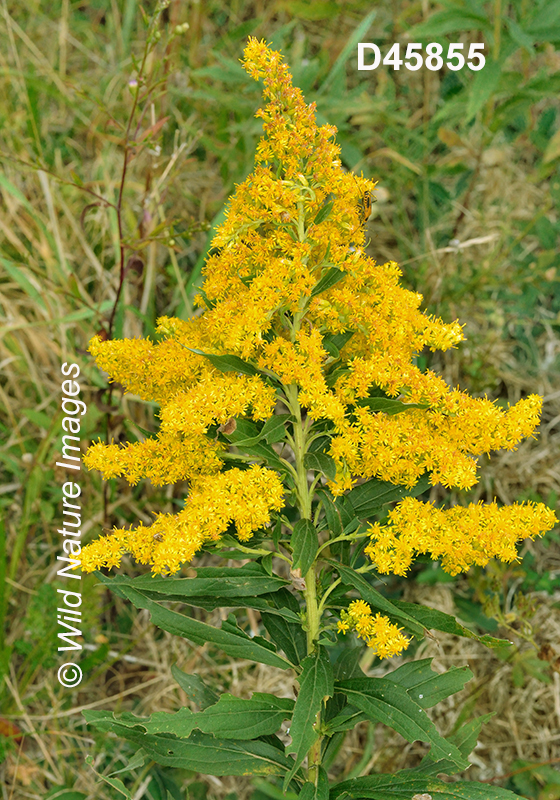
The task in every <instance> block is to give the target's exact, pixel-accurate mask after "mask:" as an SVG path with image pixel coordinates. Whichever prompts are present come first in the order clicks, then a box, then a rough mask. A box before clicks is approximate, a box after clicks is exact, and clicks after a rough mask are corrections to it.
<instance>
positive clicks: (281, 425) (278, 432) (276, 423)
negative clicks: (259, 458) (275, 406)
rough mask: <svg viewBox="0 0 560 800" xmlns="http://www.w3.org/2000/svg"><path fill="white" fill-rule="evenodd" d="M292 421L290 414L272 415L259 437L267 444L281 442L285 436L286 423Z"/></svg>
mask: <svg viewBox="0 0 560 800" xmlns="http://www.w3.org/2000/svg"><path fill="white" fill-rule="evenodd" d="M292 419H293V417H292V415H291V414H274V416H272V417H270V418H269V419H267V421H266V422H265V423H264V425H263V428H262V430H261V437H262V438H263V439H264V440H265V441H266V443H267V444H276V443H277V442H283V441H284V439H285V436H286V423H287V422H289V421H290V420H292Z"/></svg>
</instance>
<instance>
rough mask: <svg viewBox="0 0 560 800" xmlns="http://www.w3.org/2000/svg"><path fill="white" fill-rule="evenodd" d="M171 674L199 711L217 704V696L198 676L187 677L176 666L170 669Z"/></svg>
mask: <svg viewBox="0 0 560 800" xmlns="http://www.w3.org/2000/svg"><path fill="white" fill-rule="evenodd" d="M171 674H172V675H173V677H174V678H175V680H176V681H177V683H178V684H179V686H180V687H181V689H182V690H183V691H184V692H185V694H186V695H187V697H188V698H189V700H191V701H192V702H193V703H196V705H197V706H198V707H199V708H200V709H201V710H203V709H205V708H207V707H208V706H212V705H214V703H217V702H218V700H219V697H220V696H219V694H217V692H215V691H214V690H213V689H211V688H210V687H209V686H207V685H206V684H205V683H204V681H203V680H202V678H200V677H199V676H198V675H188V674H187V673H186V672H183V670H181V669H179V667H178V666H177V664H173V666H172V667H171Z"/></svg>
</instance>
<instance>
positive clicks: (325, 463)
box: [303, 453, 336, 481]
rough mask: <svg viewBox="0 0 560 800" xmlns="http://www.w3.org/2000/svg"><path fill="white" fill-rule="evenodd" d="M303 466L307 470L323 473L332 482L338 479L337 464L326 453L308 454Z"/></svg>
mask: <svg viewBox="0 0 560 800" xmlns="http://www.w3.org/2000/svg"><path fill="white" fill-rule="evenodd" d="M303 466H304V467H305V469H311V470H313V471H314V472H321V473H322V474H323V475H325V476H326V477H327V478H329V479H330V480H331V481H334V479H335V478H336V464H335V462H334V460H333V459H332V458H331V457H330V456H327V455H326V454H325V453H306V454H305V456H304V458H303Z"/></svg>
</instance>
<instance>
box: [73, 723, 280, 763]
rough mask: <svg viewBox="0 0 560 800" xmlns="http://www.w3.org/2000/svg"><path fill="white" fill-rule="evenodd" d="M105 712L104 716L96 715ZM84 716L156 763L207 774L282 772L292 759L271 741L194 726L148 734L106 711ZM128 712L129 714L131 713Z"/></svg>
mask: <svg viewBox="0 0 560 800" xmlns="http://www.w3.org/2000/svg"><path fill="white" fill-rule="evenodd" d="M102 713H105V714H106V715H107V716H105V717H100V716H99V715H100V714H102ZM84 716H85V717H86V720H87V721H88V722H89V723H90V724H92V725H95V727H96V728H98V729H99V730H102V731H112V732H113V733H116V734H118V735H119V736H122V737H123V738H124V739H128V741H130V742H133V744H135V745H136V746H137V747H142V748H143V749H144V750H145V751H146V753H147V754H148V756H149V757H150V758H151V759H153V760H154V761H155V762H156V763H158V764H163V765H164V766H168V767H175V768H177V769H186V770H191V771H192V772H200V770H201V769H203V770H204V772H205V773H206V774H207V775H285V774H286V772H287V771H288V769H290V767H291V766H292V764H293V761H292V760H291V759H289V758H286V756H285V755H284V754H283V753H282V752H281V751H280V750H279V749H278V748H277V747H274V746H273V745H271V744H269V743H268V742H262V741H259V740H257V741H244V740H240V739H218V738H215V737H214V736H212V735H210V734H207V733H200V732H199V731H197V730H195V731H193V732H192V734H191V735H190V736H189V737H188V738H187V739H174V738H172V737H170V736H169V734H149V733H145V732H143V731H142V729H141V728H138V727H129V724H132V722H131V721H130V720H129V721H128V724H126V723H124V722H122V721H121V720H116V719H114V717H113V716H112V715H111V714H110V712H97V713H95V712H93V713H92V712H88V711H85V712H84ZM131 716H132V715H131Z"/></svg>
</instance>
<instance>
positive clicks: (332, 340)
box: [323, 331, 354, 358]
mask: <svg viewBox="0 0 560 800" xmlns="http://www.w3.org/2000/svg"><path fill="white" fill-rule="evenodd" d="M352 336H354V331H344V333H335V334H332V335H331V336H325V337H324V338H323V349H324V350H326V351H327V353H328V354H329V355H330V356H332V358H340V351H341V350H342V348H343V347H344V345H345V344H346V342H348V341H349V340H350V339H351V338H352Z"/></svg>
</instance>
